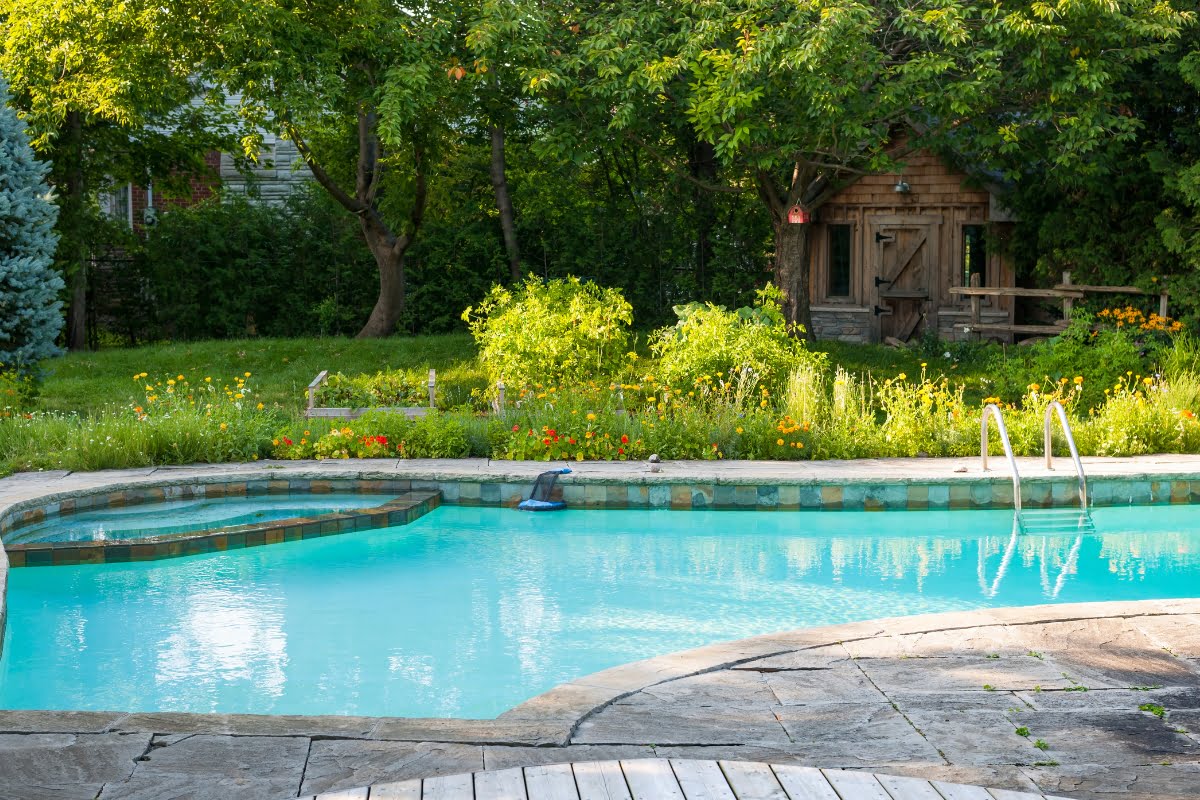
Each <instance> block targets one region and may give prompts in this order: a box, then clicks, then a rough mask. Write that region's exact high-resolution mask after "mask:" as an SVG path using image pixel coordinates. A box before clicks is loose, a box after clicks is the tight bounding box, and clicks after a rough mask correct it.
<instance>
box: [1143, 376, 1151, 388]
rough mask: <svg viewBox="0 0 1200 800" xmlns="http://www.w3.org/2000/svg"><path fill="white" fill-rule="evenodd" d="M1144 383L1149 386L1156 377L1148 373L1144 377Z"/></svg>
mask: <svg viewBox="0 0 1200 800" xmlns="http://www.w3.org/2000/svg"><path fill="white" fill-rule="evenodd" d="M1142 383H1144V384H1146V385H1147V386H1149V385H1150V384H1152V383H1154V378H1151V377H1150V376H1149V375H1147V376H1146V377H1145V378H1142Z"/></svg>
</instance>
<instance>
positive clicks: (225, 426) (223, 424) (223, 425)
mask: <svg viewBox="0 0 1200 800" xmlns="http://www.w3.org/2000/svg"><path fill="white" fill-rule="evenodd" d="M228 427H229V426H228V425H226V424H225V423H224V422H222V423H221V430H225V429H226V428H228Z"/></svg>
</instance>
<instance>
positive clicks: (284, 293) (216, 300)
mask: <svg viewBox="0 0 1200 800" xmlns="http://www.w3.org/2000/svg"><path fill="white" fill-rule="evenodd" d="M356 235H357V234H356V225H355V223H354V220H353V218H352V217H350V215H348V214H346V213H345V212H344V211H342V210H340V209H338V208H335V207H333V206H332V204H331V203H330V201H329V200H327V199H326V198H325V197H324V196H323V195H320V194H317V193H316V192H315V191H314V192H303V193H300V194H298V195H296V196H295V197H293V198H292V199H291V200H290V201H289V202H288V203H287V204H286V205H284V206H282V207H279V206H270V205H266V204H262V203H256V202H252V201H251V200H248V199H247V198H245V197H231V198H228V199H226V200H225V201H224V202H216V201H213V202H208V203H204V204H202V205H199V206H196V207H193V208H187V209H179V210H175V211H171V212H168V213H165V214H163V215H162V216H161V217H160V221H159V223H158V224H157V225H156V226H155V227H154V228H152V229H151V230H150V232H149V234H148V235H147V237H146V240H145V244H144V246H143V248H142V250H141V253H140V254H139V256H138V264H139V268H140V271H141V273H142V274H143V275H145V277H146V278H147V279H148V285H149V290H148V294H149V296H150V298H151V300H152V302H153V304H154V306H155V309H156V312H157V315H156V316H157V323H158V326H159V330H160V335H162V336H163V337H166V338H173V339H212V338H235V337H241V336H247V335H264V336H300V335H305V334H308V335H312V334H323V335H339V334H348V333H354V332H356V331H357V330H358V329H359V328H360V327H362V321H363V320H364V319H365V318H366V315H367V313H369V311H370V308H371V305H372V304H373V303H374V302H375V295H376V288H375V287H376V283H377V279H376V273H375V265H374V264H373V263H372V261H371V258H370V254H369V253H368V252H367V250H366V248H364V247H363V246H362V245H361V243H360V242H357V241H356Z"/></svg>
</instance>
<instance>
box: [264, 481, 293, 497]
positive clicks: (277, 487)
mask: <svg viewBox="0 0 1200 800" xmlns="http://www.w3.org/2000/svg"><path fill="white" fill-rule="evenodd" d="M290 491H291V487H290V486H289V485H288V482H287V481H278V480H276V481H267V494H287V493H288V492H290Z"/></svg>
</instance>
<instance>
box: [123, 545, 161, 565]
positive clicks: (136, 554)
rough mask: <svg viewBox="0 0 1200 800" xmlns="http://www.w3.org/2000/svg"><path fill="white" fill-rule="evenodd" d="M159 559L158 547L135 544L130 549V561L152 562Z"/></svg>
mask: <svg viewBox="0 0 1200 800" xmlns="http://www.w3.org/2000/svg"><path fill="white" fill-rule="evenodd" d="M157 557H158V545H153V544H135V545H131V546H130V548H129V560H130V561H150V560H152V559H155V558H157Z"/></svg>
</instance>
